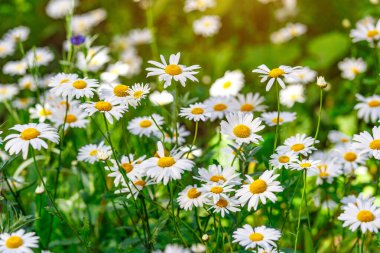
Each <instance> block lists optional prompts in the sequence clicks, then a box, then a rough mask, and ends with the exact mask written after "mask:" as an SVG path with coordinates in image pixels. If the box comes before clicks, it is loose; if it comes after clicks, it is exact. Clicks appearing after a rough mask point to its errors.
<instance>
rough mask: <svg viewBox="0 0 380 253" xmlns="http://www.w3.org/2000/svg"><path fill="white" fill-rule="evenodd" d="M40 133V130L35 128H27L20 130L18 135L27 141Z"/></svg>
mask: <svg viewBox="0 0 380 253" xmlns="http://www.w3.org/2000/svg"><path fill="white" fill-rule="evenodd" d="M39 135H40V132H39V131H38V130H37V129H35V128H32V127H30V128H27V129H25V130H24V131H22V132H21V134H20V137H21V139H23V140H25V141H29V140H31V139H34V138H37V137H38V136H39Z"/></svg>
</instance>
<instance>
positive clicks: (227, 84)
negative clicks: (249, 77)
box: [223, 81, 232, 89]
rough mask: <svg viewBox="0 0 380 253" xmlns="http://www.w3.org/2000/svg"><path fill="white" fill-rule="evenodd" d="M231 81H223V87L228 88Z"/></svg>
mask: <svg viewBox="0 0 380 253" xmlns="http://www.w3.org/2000/svg"><path fill="white" fill-rule="evenodd" d="M231 84H232V83H231V82H230V81H227V82H225V83H224V84H223V89H228V88H230V87H231Z"/></svg>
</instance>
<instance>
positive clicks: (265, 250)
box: [256, 246, 284, 253]
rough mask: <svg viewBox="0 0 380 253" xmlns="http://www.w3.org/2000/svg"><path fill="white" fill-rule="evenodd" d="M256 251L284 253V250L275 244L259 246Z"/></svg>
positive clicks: (259, 252)
mask: <svg viewBox="0 0 380 253" xmlns="http://www.w3.org/2000/svg"><path fill="white" fill-rule="evenodd" d="M256 253H284V252H283V251H281V250H278V249H277V248H276V247H274V246H269V247H265V248H258V250H257V252H256Z"/></svg>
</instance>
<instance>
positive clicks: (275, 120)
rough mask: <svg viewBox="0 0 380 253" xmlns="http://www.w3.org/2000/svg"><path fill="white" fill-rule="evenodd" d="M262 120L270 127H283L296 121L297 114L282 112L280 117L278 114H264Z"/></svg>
mask: <svg viewBox="0 0 380 253" xmlns="http://www.w3.org/2000/svg"><path fill="white" fill-rule="evenodd" d="M278 116H279V117H278ZM260 118H262V119H263V120H264V122H265V123H266V124H267V125H268V126H276V125H277V124H279V125H282V124H284V123H287V122H292V121H294V120H295V119H296V113H295V112H280V115H278V112H264V113H262V114H261V116H260Z"/></svg>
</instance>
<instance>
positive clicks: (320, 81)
mask: <svg viewBox="0 0 380 253" xmlns="http://www.w3.org/2000/svg"><path fill="white" fill-rule="evenodd" d="M317 85H318V86H319V88H321V89H324V88H326V87H327V83H326V81H325V78H324V77H323V76H318V77H317Z"/></svg>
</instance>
